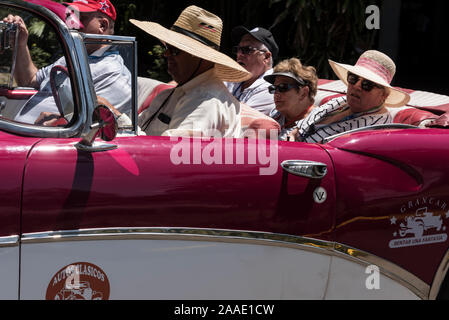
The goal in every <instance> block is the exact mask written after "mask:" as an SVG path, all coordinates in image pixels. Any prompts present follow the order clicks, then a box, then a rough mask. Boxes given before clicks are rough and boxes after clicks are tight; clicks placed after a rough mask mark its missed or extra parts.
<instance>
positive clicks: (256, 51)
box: [225, 26, 279, 116]
mask: <svg viewBox="0 0 449 320" xmlns="http://www.w3.org/2000/svg"><path fill="white" fill-rule="evenodd" d="M231 36H232V41H233V43H238V45H237V46H235V47H234V48H233V49H234V53H235V54H236V60H237V62H238V63H239V64H240V65H241V66H243V67H244V68H245V69H246V70H248V71H249V72H251V74H252V77H251V78H250V79H249V80H247V81H244V82H239V83H225V84H226V86H227V87H228V89H229V91H230V92H231V93H232V95H233V96H234V97H236V98H237V99H238V100H239V101H240V102H243V103H245V104H247V105H249V106H250V107H252V108H254V109H256V110H258V111H260V112H262V113H264V114H266V115H268V116H269V115H270V113H271V111H272V110H273V109H274V108H275V104H274V99H273V95H271V94H270V93H269V92H268V86H269V85H270V83H268V82H267V81H265V80H264V76H267V75H270V74H272V73H273V62H274V60H275V59H276V58H277V55H278V53H279V47H278V45H277V44H276V41H275V40H274V37H273V34H272V33H271V32H270V31H268V30H267V29H264V28H261V27H257V28H254V29H252V30H248V29H247V28H245V27H243V26H238V27H235V28H234V29H233V30H232V34H231Z"/></svg>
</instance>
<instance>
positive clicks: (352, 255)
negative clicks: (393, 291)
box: [334, 243, 430, 300]
mask: <svg viewBox="0 0 449 320" xmlns="http://www.w3.org/2000/svg"><path fill="white" fill-rule="evenodd" d="M334 252H336V253H340V254H342V255H343V256H344V257H346V258H349V259H350V260H352V261H355V262H357V261H358V262H359V263H360V264H362V265H364V266H369V265H376V266H378V267H379V268H380V270H381V272H382V274H384V275H386V276H387V277H389V278H391V279H393V280H395V281H397V282H399V283H400V284H401V285H403V286H404V287H406V288H408V289H409V290H410V291H412V292H413V293H414V294H416V295H417V296H418V297H419V298H421V299H424V300H427V299H429V293H430V286H429V285H428V284H427V283H425V282H424V281H422V280H421V279H420V278H418V277H417V276H415V275H414V274H412V273H411V272H408V271H407V270H405V269H403V268H401V267H400V266H398V265H396V264H394V263H392V262H390V261H387V260H385V259H383V258H380V257H378V256H375V255H373V254H370V253H368V252H365V251H361V250H358V249H355V248H352V247H349V246H345V245H342V244H339V243H336V244H335V249H334Z"/></svg>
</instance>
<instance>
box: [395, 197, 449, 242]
mask: <svg viewBox="0 0 449 320" xmlns="http://www.w3.org/2000/svg"><path fill="white" fill-rule="evenodd" d="M446 207H447V205H446V202H444V201H441V200H437V199H435V198H421V199H417V200H415V201H410V202H409V203H408V204H407V205H404V206H402V207H401V213H402V214H401V215H399V218H398V217H396V216H393V217H391V219H390V225H392V226H394V227H395V230H394V232H393V237H394V239H393V240H391V241H390V243H389V247H390V248H392V249H395V248H404V247H413V246H421V245H429V244H435V243H441V242H446V241H447V232H446V229H447V228H446V223H447V221H446V220H447V219H449V211H443V210H447V208H446ZM430 208H432V209H430ZM410 211H411V212H410ZM409 212H410V213H409Z"/></svg>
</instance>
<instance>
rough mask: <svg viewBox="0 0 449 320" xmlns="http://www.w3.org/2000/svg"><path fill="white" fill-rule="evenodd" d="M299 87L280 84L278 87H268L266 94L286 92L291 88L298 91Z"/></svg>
mask: <svg viewBox="0 0 449 320" xmlns="http://www.w3.org/2000/svg"><path fill="white" fill-rule="evenodd" d="M300 87H301V86H300V85H299V84H296V83H280V84H278V85H274V84H273V85H271V86H269V87H268V92H269V93H271V94H274V93H275V92H276V91H279V92H281V93H282V92H287V91H289V90H291V89H293V88H296V89H299V88H300Z"/></svg>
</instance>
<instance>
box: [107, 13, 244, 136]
mask: <svg viewBox="0 0 449 320" xmlns="http://www.w3.org/2000/svg"><path fill="white" fill-rule="evenodd" d="M130 22H131V23H133V24H134V25H136V26H137V27H139V28H141V29H142V30H144V31H145V32H147V33H149V34H150V35H152V36H154V37H156V38H158V39H159V40H161V41H162V43H163V44H164V45H165V47H166V51H165V57H166V58H167V64H168V73H169V74H170V75H171V76H172V78H173V80H174V81H175V82H177V83H178V86H177V87H176V88H173V89H168V90H165V91H163V92H162V93H160V94H159V95H158V96H157V97H156V98H155V99H154V100H153V101H152V103H151V104H150V106H149V107H148V108H147V109H145V110H144V111H143V112H142V113H141V114H140V116H139V120H138V125H139V128H140V129H141V130H143V131H144V132H145V133H146V134H147V135H153V136H154V135H165V136H216V135H217V134H218V133H219V134H220V135H221V137H239V136H240V135H241V124H240V103H239V101H238V100H236V99H235V98H234V97H233V96H232V95H231V94H230V93H229V91H228V90H227V89H226V87H225V86H224V84H223V81H244V80H246V79H248V78H249V77H250V73H249V72H248V71H246V70H245V69H244V68H243V67H241V66H240V65H239V64H237V63H236V62H235V61H234V60H232V59H231V58H230V57H228V56H226V55H224V54H222V53H220V52H219V51H218V49H219V47H220V42H221V33H222V29H223V23H222V21H221V19H220V18H219V17H217V16H216V15H214V14H212V13H210V12H208V11H206V10H204V9H201V8H199V7H197V6H189V7H187V8H186V9H184V11H183V12H182V13H181V15H180V16H179V18H178V20H177V21H176V22H175V23H174V25H173V26H172V27H171V29H170V30H169V29H166V28H164V27H162V26H161V25H159V24H157V23H154V22H148V21H137V20H133V19H131V20H130ZM115 114H116V115H118V116H119V118H118V120H119V123H126V122H128V121H129V119H127V117H124V116H123V115H120V114H118V113H117V112H115Z"/></svg>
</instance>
